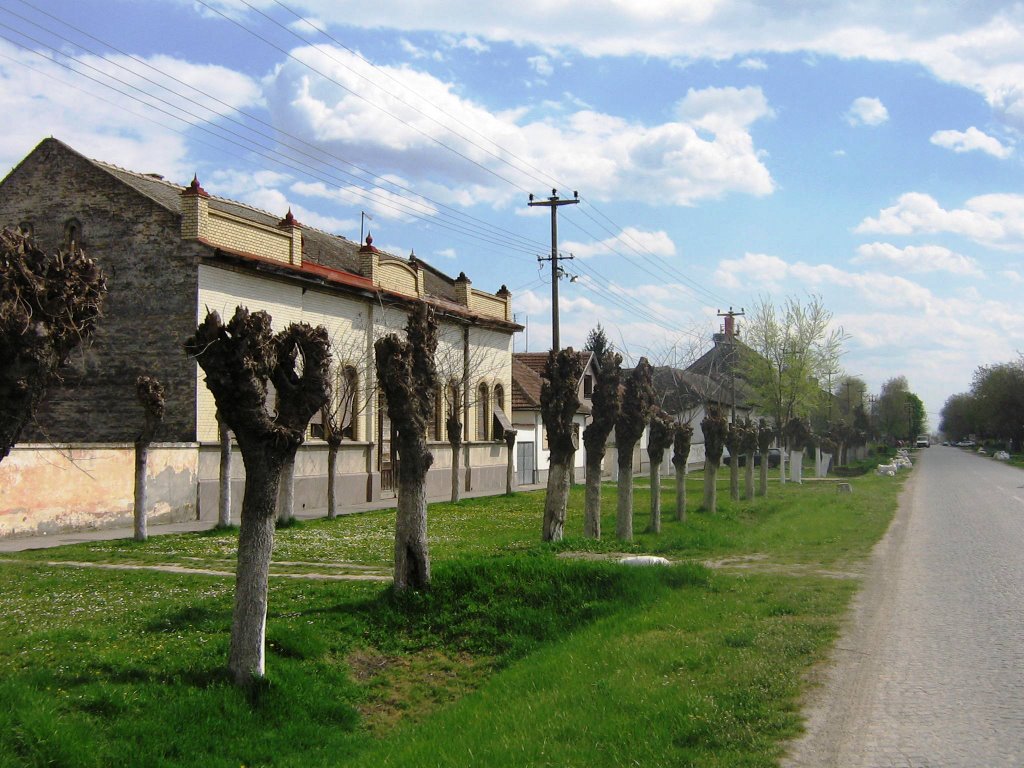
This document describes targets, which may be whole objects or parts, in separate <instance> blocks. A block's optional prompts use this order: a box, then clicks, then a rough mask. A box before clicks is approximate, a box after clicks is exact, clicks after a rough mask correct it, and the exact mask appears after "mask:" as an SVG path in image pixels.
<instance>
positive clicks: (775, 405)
mask: <svg viewBox="0 0 1024 768" xmlns="http://www.w3.org/2000/svg"><path fill="white" fill-rule="evenodd" d="M845 339H846V335H845V333H844V332H843V329H842V328H835V327H833V323H832V313H831V312H830V311H829V310H828V309H826V308H825V305H824V304H823V303H822V299H821V297H820V296H815V295H812V296H810V297H809V299H808V301H807V303H806V304H804V303H802V302H800V301H799V300H798V299H795V298H788V299H786V300H785V302H784V303H783V304H782V306H781V307H778V308H777V307H775V305H773V304H771V303H770V302H769V301H768V300H767V299H763V298H762V299H761V300H760V301H759V302H758V303H757V304H756V305H755V306H754V309H753V310H752V311H751V312H750V313H749V314H748V315H747V327H746V332H745V334H744V343H745V344H746V345H747V347H749V348H750V350H751V351H752V352H753V353H754V354H745V355H742V356H741V358H740V360H741V362H740V365H741V368H742V371H743V378H744V379H746V381H747V383H748V384H749V385H750V386H751V387H752V388H753V390H754V395H755V398H756V400H757V402H758V404H759V405H760V406H761V408H762V409H763V410H764V411H766V412H767V413H769V414H771V415H772V417H773V419H774V421H775V426H776V427H777V428H780V429H781V428H782V427H783V426H784V425H785V424H787V423H788V422H789V420H790V419H792V418H793V417H794V416H798V417H806V416H809V415H810V414H811V413H812V412H813V411H814V410H815V409H816V408H817V406H818V405H819V404H820V402H821V401H822V399H823V398H824V397H825V396H827V393H826V392H824V391H823V390H822V388H821V385H820V382H823V381H824V380H825V379H826V378H827V376H828V375H829V372H830V371H835V370H836V369H837V368H838V364H839V356H840V354H841V352H842V345H843V341H844V340H845ZM784 466H785V464H784V463H783V467H784Z"/></svg>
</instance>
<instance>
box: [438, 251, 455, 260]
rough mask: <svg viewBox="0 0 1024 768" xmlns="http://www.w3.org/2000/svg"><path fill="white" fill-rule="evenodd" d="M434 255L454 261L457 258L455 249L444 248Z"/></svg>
mask: <svg viewBox="0 0 1024 768" xmlns="http://www.w3.org/2000/svg"><path fill="white" fill-rule="evenodd" d="M434 255H435V256H438V257H440V258H442V259H454V258H455V257H456V256H457V254H456V252H455V249H454V248H442V249H441V250H439V251H434Z"/></svg>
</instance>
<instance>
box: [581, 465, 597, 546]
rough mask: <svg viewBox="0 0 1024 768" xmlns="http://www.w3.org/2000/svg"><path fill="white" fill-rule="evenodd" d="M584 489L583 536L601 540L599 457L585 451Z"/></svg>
mask: <svg viewBox="0 0 1024 768" xmlns="http://www.w3.org/2000/svg"><path fill="white" fill-rule="evenodd" d="M585 482H586V489H585V491H584V498H583V535H584V536H586V537H587V538H590V539H600V538H601V457H600V456H594V455H593V454H592V453H591V452H590V451H587V465H586V480H585Z"/></svg>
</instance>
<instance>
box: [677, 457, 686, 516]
mask: <svg viewBox="0 0 1024 768" xmlns="http://www.w3.org/2000/svg"><path fill="white" fill-rule="evenodd" d="M676 520H678V521H679V522H681V523H685V522H686V464H676Z"/></svg>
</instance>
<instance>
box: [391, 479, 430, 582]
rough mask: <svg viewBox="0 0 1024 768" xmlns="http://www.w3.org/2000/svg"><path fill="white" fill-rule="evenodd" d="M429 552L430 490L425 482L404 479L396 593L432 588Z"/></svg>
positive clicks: (397, 531) (398, 519) (398, 518)
mask: <svg viewBox="0 0 1024 768" xmlns="http://www.w3.org/2000/svg"><path fill="white" fill-rule="evenodd" d="M399 474H400V475H401V474H402V473H401V472H399ZM410 474H411V473H410ZM424 475H425V473H424ZM427 552H428V550H427V486H426V483H425V482H424V478H415V477H414V478H409V477H403V478H401V479H400V480H399V484H398V511H397V513H396V518H395V589H397V590H399V591H401V590H403V589H408V588H410V587H411V588H412V589H417V590H420V589H426V588H427V587H429V586H430V557H429V556H428V554H427Z"/></svg>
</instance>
